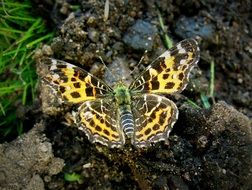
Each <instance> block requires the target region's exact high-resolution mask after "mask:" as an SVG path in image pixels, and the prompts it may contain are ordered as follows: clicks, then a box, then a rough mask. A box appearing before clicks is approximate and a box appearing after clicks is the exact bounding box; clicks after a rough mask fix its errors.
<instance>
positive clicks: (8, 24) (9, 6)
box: [0, 0, 52, 141]
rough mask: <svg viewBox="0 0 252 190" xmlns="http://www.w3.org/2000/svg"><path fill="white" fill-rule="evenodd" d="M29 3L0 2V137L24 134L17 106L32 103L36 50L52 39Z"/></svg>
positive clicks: (35, 78) (11, 0) (9, 0)
mask: <svg viewBox="0 0 252 190" xmlns="http://www.w3.org/2000/svg"><path fill="white" fill-rule="evenodd" d="M32 9H33V8H32V6H31V4H30V1H28V0H25V1H22V2H16V1H15V0H6V1H3V0H2V1H1V2H0V136H1V139H0V140H1V141H3V140H5V138H6V137H7V136H10V135H14V136H15V135H19V134H21V133H22V132H23V123H22V121H20V120H18V118H17V113H16V112H17V110H18V107H20V106H22V105H29V104H32V102H33V100H34V97H35V85H36V82H37V75H36V72H35V62H34V61H33V60H32V55H33V53H34V50H35V49H36V48H38V47H39V45H40V43H41V42H42V41H45V40H49V39H51V38H52V33H50V34H48V33H47V31H46V27H45V24H44V22H43V20H42V19H41V18H39V17H35V16H34V15H33V14H32V12H31V10H32Z"/></svg>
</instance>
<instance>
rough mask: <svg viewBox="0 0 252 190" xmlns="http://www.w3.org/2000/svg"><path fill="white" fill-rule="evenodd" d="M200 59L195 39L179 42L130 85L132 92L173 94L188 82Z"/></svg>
mask: <svg viewBox="0 0 252 190" xmlns="http://www.w3.org/2000/svg"><path fill="white" fill-rule="evenodd" d="M198 60H199V48H198V44H197V42H196V41H195V40H194V39H187V40H183V41H181V42H179V43H178V44H176V45H175V46H174V47H173V48H171V49H170V50H167V51H166V52H164V53H163V54H162V55H161V56H159V57H158V58H157V59H156V60H155V61H154V62H153V63H151V64H150V65H149V66H148V67H147V68H146V69H145V70H144V71H143V73H142V74H140V75H139V77H137V78H136V80H135V81H134V82H133V83H132V84H131V85H130V90H131V91H132V92H138V93H161V94H173V93H179V92H181V91H182V90H183V89H184V88H185V87H186V85H187V83H188V78H189V74H190V70H191V69H192V68H193V67H194V66H195V65H196V63H197V62H198Z"/></svg>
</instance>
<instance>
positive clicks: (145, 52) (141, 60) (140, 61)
mask: <svg viewBox="0 0 252 190" xmlns="http://www.w3.org/2000/svg"><path fill="white" fill-rule="evenodd" d="M147 52H148V50H145V51H144V54H143V55H142V57H141V59H140V60H139V62H138V63H137V65H136V66H135V67H134V69H133V70H132V71H131V72H130V74H129V76H130V75H132V73H134V72H135V70H136V68H138V66H139V65H140V64H141V63H142V62H143V59H144V56H145V55H146V54H147Z"/></svg>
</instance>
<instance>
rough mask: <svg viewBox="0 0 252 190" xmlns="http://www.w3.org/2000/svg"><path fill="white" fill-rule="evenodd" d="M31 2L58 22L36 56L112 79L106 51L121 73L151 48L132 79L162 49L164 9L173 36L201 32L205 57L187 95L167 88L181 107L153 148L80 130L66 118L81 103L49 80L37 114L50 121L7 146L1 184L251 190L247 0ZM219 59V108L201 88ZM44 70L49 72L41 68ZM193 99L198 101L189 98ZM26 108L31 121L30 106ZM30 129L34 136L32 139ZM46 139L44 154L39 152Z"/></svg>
mask: <svg viewBox="0 0 252 190" xmlns="http://www.w3.org/2000/svg"><path fill="white" fill-rule="evenodd" d="M34 2H35V5H34V8H35V10H36V12H37V14H41V15H45V13H46V15H47V16H46V17H45V19H47V22H48V26H50V27H54V28H56V29H57V36H56V37H55V38H54V39H53V41H52V43H51V44H50V45H44V46H43V47H42V48H41V49H40V50H38V51H37V52H36V56H35V58H36V59H37V60H39V58H41V57H45V56H46V57H54V58H57V59H61V60H65V61H67V62H70V63H72V64H75V65H78V66H81V67H82V68H84V69H86V70H87V71H89V72H91V73H93V74H94V75H96V76H98V77H99V78H101V79H104V80H105V81H106V82H107V83H108V84H110V85H113V83H114V82H115V79H114V78H112V77H111V76H110V74H109V72H108V71H107V70H105V69H104V67H103V65H102V63H101V61H100V60H99V58H98V57H99V56H101V57H102V59H103V61H104V62H105V64H106V65H107V66H108V67H109V69H110V70H111V72H112V73H114V75H115V76H118V77H119V78H122V76H124V77H126V76H129V73H130V70H132V69H134V68H135V67H136V65H137V63H138V62H139V60H140V59H141V57H142V56H143V55H144V59H143V62H142V64H141V65H140V66H137V68H135V70H134V71H135V72H134V73H136V74H133V75H132V77H133V78H134V77H135V76H137V74H138V73H139V71H141V70H142V69H143V68H144V67H146V65H148V63H150V62H151V60H154V59H155V58H156V57H157V56H158V55H160V54H161V53H162V52H163V51H165V47H164V43H163V36H164V35H163V33H162V30H161V28H160V25H159V20H158V12H160V14H161V16H162V18H163V20H164V24H165V26H166V27H167V34H168V35H169V37H170V38H172V39H173V40H174V42H178V41H180V40H182V39H185V38H191V37H192V38H196V39H197V40H198V42H199V45H200V50H201V59H200V61H199V63H198V68H196V69H194V71H193V73H192V76H191V82H190V84H189V85H188V86H187V89H186V90H184V91H183V93H182V96H175V97H169V98H171V99H172V100H174V101H175V102H176V103H177V105H178V107H179V111H180V114H179V119H178V121H177V123H176V124H175V126H174V129H173V131H172V133H171V135H170V138H169V145H165V144H164V143H163V142H160V143H157V144H155V145H154V146H152V147H151V148H148V149H136V148H134V147H132V146H131V145H130V143H127V144H126V146H125V147H124V148H123V149H108V148H107V147H105V146H102V145H100V144H98V143H96V144H91V143H90V142H89V141H88V140H87V138H86V136H85V135H84V134H83V132H81V131H79V130H78V129H77V128H75V127H69V126H66V125H65V124H63V123H68V125H69V123H70V122H71V120H69V117H68V115H69V112H71V110H72V109H74V108H73V107H71V106H67V105H62V104H59V103H58V101H57V98H55V96H54V95H52V93H50V89H48V88H46V87H43V86H42V87H41V88H40V89H39V91H40V97H39V100H41V105H39V109H41V115H40V116H38V114H36V116H38V117H39V118H36V120H42V121H43V125H42V124H36V127H34V129H32V130H31V131H30V132H28V133H27V134H25V135H23V136H21V137H20V138H19V139H17V140H15V141H13V142H11V143H5V144H2V145H1V147H0V154H1V156H0V166H1V165H2V166H1V167H0V188H2V189H29V188H30V189H35V186H36V185H35V186H33V184H40V185H37V186H36V189H183V190H186V189H252V172H251V171H252V128H251V120H250V119H251V118H252V98H251V97H252V77H251V75H252V38H251V37H252V23H251V22H252V9H251V7H252V4H251V2H250V1H229V2H225V1H224V2H221V1H204V0H203V1H177V2H175V1H169V0H166V1H165V0H161V1H135V0H133V1H121V0H115V1H110V2H109V16H108V18H105V17H104V7H105V3H104V1H77V0H76V1H58V3H57V4H50V1H39V0H34ZM46 2H47V3H46ZM72 5H79V6H80V7H79V8H80V9H78V10H77V11H75V10H74V8H73V6H72ZM145 50H148V53H147V54H144V51H145ZM212 61H214V63H215V86H214V92H215V94H214V98H212V99H209V102H210V103H212V107H211V108H209V109H206V108H203V107H204V106H203V104H202V101H201V98H200V97H202V94H208V93H209V92H208V89H209V84H210V63H211V62H212ZM38 74H39V75H43V72H42V71H41V68H38ZM126 80H128V81H131V80H132V78H131V77H127V78H126ZM188 98H189V99H190V100H192V101H194V102H196V103H197V105H199V107H194V106H192V105H191V104H188V103H187V102H188V101H186V100H187V99H188ZM223 101H225V102H223ZM200 107H201V108H200ZM37 108H38V107H36V109H35V108H34V110H37ZM29 117H31V120H34V118H32V114H30V115H29ZM249 118H250V119H249ZM66 119H68V122H66ZM39 125H41V126H43V127H41V128H42V129H41V128H39V127H38V126H39ZM44 125H45V129H44ZM71 126H73V125H71ZM44 134H45V135H46V137H45V136H44ZM27 137H29V138H30V139H33V140H27V141H26V140H25V139H27ZM29 138H28V139H29ZM34 139H37V141H36V140H35V141H34ZM43 142H46V145H43ZM49 142H50V143H49ZM51 145H52V149H50V146H51ZM17 147H21V148H17ZM41 147H44V149H43V148H42V150H45V151H44V154H45V155H44V156H43V155H41V154H40V152H39V151H37V152H36V151H35V153H34V152H33V151H32V150H41ZM45 147H47V148H46V149H45ZM26 149H27V150H26ZM7 150H8V151H7ZM28 150H30V151H28ZM42 152H43V151H42ZM52 152H53V154H54V155H52ZM10 155H12V156H10ZM16 155H19V157H18V156H16ZM31 155H33V157H31ZM54 156H55V157H57V158H55V157H54ZM27 158H29V159H27ZM44 158H47V159H44ZM59 158H61V159H59ZM63 160H64V162H65V167H64V168H63V169H62V167H63ZM14 163H16V164H14ZM21 169H22V170H21ZM73 172H74V173H77V174H80V179H79V180H78V181H75V182H68V181H66V180H65V179H64V174H65V173H73ZM24 176H25V180H23V177H24Z"/></svg>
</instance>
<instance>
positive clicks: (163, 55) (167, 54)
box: [159, 51, 171, 57]
mask: <svg viewBox="0 0 252 190" xmlns="http://www.w3.org/2000/svg"><path fill="white" fill-rule="evenodd" d="M170 56H171V54H170V51H165V52H164V53H163V54H161V55H160V56H159V57H170Z"/></svg>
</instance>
